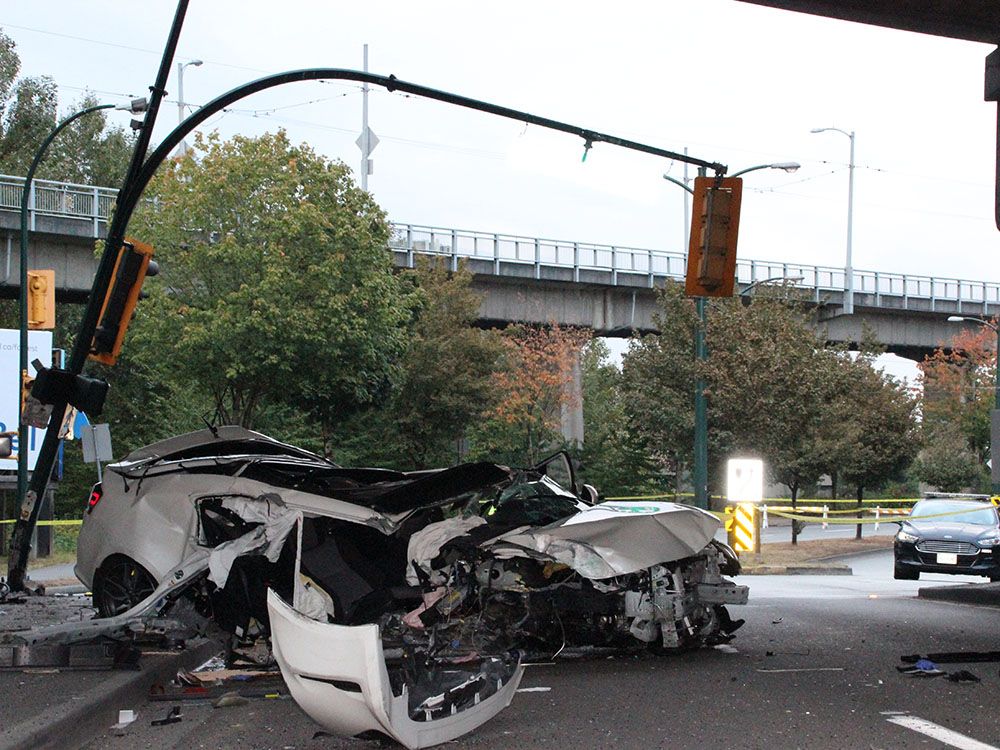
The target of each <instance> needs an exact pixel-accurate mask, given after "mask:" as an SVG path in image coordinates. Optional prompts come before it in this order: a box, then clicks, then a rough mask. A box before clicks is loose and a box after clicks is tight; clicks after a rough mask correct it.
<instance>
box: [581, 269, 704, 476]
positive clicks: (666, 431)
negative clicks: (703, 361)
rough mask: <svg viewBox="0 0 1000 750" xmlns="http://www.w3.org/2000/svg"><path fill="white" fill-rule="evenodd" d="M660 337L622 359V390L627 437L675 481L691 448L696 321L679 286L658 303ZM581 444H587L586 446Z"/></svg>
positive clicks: (644, 340)
mask: <svg viewBox="0 0 1000 750" xmlns="http://www.w3.org/2000/svg"><path fill="white" fill-rule="evenodd" d="M653 323H654V325H655V326H656V328H657V330H658V331H659V333H658V334H655V335H653V334H650V335H646V336H642V337H641V338H636V339H634V340H633V341H632V344H631V346H630V348H629V350H628V351H627V352H626V353H625V355H624V357H623V358H622V389H623V392H624V394H625V406H624V409H625V414H626V418H627V420H628V429H629V432H630V434H632V435H634V436H635V438H636V440H638V441H639V444H640V445H641V446H642V449H643V451H644V452H645V453H646V455H647V456H649V457H650V459H651V460H652V461H653V463H654V465H656V466H657V467H658V468H659V469H660V470H661V471H662V472H664V473H673V474H674V475H675V478H676V479H678V480H679V478H680V475H681V473H682V470H683V467H685V466H687V465H690V462H691V457H692V455H693V445H694V383H695V361H694V332H695V330H696V328H697V327H698V325H699V323H698V316H697V314H696V312H695V308H694V303H693V302H692V301H691V300H689V299H687V298H686V297H685V296H684V289H683V287H682V286H681V285H680V284H675V283H672V282H668V283H667V284H666V285H665V286H664V288H663V290H662V291H661V292H660V293H659V297H658V298H657V310H656V312H655V313H654V315H653ZM585 444H586V442H585Z"/></svg>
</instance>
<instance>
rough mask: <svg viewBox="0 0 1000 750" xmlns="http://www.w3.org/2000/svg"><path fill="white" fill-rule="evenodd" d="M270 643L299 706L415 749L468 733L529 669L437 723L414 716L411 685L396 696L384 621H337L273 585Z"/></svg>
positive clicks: (337, 729)
mask: <svg viewBox="0 0 1000 750" xmlns="http://www.w3.org/2000/svg"><path fill="white" fill-rule="evenodd" d="M267 609H268V612H269V614H270V617H271V645H272V649H273V651H274V658H275V660H276V661H277V662H278V666H279V667H280V668H281V675H282V677H284V679H285V684H286V685H288V689H289V691H290V692H291V694H292V698H294V699H295V702H296V703H298V705H299V707H300V708H301V709H302V710H303V711H305V712H306V713H307V714H308V715H309V716H310V717H311V718H312V719H313V720H314V721H316V722H317V723H319V724H320V725H321V726H323V727H324V728H326V729H327V730H329V731H330V732H333V733H335V734H337V735H339V736H342V737H353V736H356V735H358V734H361V733H362V732H368V731H376V732H381V733H383V734H386V735H388V736H390V737H392V738H393V739H394V740H396V741H397V742H399V743H400V744H401V745H403V746H405V747H407V748H410V749H411V750H415V749H416V748H424V747H431V746H433V745H438V744H440V743H442V742H449V741H450V740H453V739H456V738H458V737H461V736H462V735H463V734H466V733H468V732H471V731H472V730H474V729H476V728H477V727H479V726H481V725H482V724H484V723H485V722H487V721H489V720H490V719H492V718H493V717H494V716H496V715H497V714H498V713H499V712H500V711H502V710H503V709H504V708H506V707H507V706H509V705H510V702H511V700H512V699H513V698H514V693H515V692H516V691H517V686H518V685H519V684H520V682H521V677H522V675H523V673H524V667H523V666H521V665H518V666H517V668H516V669H515V671H514V673H513V674H512V675H511V677H510V679H509V680H508V681H507V683H506V684H505V685H503V687H502V688H501V689H500V690H498V691H497V692H496V693H494V694H493V695H490V696H489V697H488V698H485V699H484V700H482V701H480V702H479V703H477V704H475V705H473V706H469V707H468V708H466V709H464V710H462V711H458V712H457V713H455V714H452V715H450V716H446V717H443V718H440V719H434V720H431V721H414V720H413V719H411V718H410V715H409V710H408V696H407V693H406V691H405V690H404V692H403V693H402V694H401V695H398V696H396V695H393V692H392V686H391V685H390V683H389V673H388V670H387V669H386V665H385V658H384V655H383V653H382V641H381V638H380V637H379V629H378V626H377V625H357V626H344V625H330V624H324V623H319V622H316V621H315V620H311V619H309V618H308V617H305V616H303V615H302V614H300V613H298V612H296V611H295V610H294V609H292V608H291V607H290V606H288V604H286V603H285V602H284V601H283V600H282V599H281V597H279V596H278V595H277V594H275V593H274V591H271V590H268V592H267Z"/></svg>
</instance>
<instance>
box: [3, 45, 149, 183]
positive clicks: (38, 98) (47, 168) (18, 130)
mask: <svg viewBox="0 0 1000 750" xmlns="http://www.w3.org/2000/svg"><path fill="white" fill-rule="evenodd" d="M20 68H21V60H20V57H19V56H18V54H17V48H16V45H15V44H14V41H13V40H12V39H11V38H10V37H8V36H6V35H5V34H4V33H3V32H2V31H0V172H2V173H3V174H10V175H15V176H16V175H24V174H26V173H27V171H28V168H29V167H30V165H31V162H32V160H33V159H34V157H35V152H36V151H37V149H38V147H39V146H40V145H41V144H42V142H43V141H44V140H45V138H46V137H47V136H48V135H49V133H50V132H51V131H52V129H53V128H54V127H55V125H56V122H57V120H58V119H59V118H58V116H57V99H58V91H57V87H56V84H55V82H54V81H53V80H52V79H51V78H49V77H48V76H36V77H30V78H20V79H18V77H17V76H18V73H19V72H20ZM97 103H98V101H97V99H96V97H94V96H93V95H92V94H86V95H84V96H83V98H81V99H80V100H79V101H77V102H74V103H72V104H71V105H70V107H69V109H68V110H67V112H68V113H71V112H77V111H79V110H81V109H85V108H87V107H91V106H94V105H96V104H97ZM134 144H135V136H134V135H133V134H132V133H130V132H129V131H127V130H125V129H124V128H122V127H120V126H109V125H108V121H107V115H106V114H105V113H104V112H103V111H102V112H93V113H91V114H89V115H87V116H86V117H82V118H80V119H79V120H77V121H75V122H74V123H72V124H71V125H69V126H68V127H67V128H66V129H65V130H64V131H63V132H62V133H60V134H59V137H58V138H56V140H55V141H53V142H52V144H51V145H50V146H49V150H48V152H47V154H46V157H45V159H44V161H42V163H41V165H40V166H39V168H38V171H37V173H36V174H37V176H38V177H39V178H42V179H49V180H62V181H66V182H75V183H80V184H85V185H107V186H112V187H115V186H118V185H120V184H121V182H122V180H123V179H124V177H125V171H126V169H127V168H128V163H129V158H130V156H131V154H132V148H133V146H134Z"/></svg>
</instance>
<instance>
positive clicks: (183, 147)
mask: <svg viewBox="0 0 1000 750" xmlns="http://www.w3.org/2000/svg"><path fill="white" fill-rule="evenodd" d="M202 64H203V61H202V60H191V61H190V62H186V63H177V123H178V124H180V123H182V122H184V109H185V107H186V105H185V104H184V68H186V67H187V66H188V65H194V66H195V67H198V66H199V65H202ZM186 152H187V143H185V142H184V141H181V142H180V144H179V145H178V146H177V156H184V154H185V153H186Z"/></svg>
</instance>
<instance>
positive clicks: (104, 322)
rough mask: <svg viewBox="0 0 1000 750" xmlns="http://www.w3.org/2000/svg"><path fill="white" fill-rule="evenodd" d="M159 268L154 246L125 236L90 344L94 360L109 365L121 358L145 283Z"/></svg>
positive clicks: (91, 355)
mask: <svg viewBox="0 0 1000 750" xmlns="http://www.w3.org/2000/svg"><path fill="white" fill-rule="evenodd" d="M158 270H159V269H158V268H157V265H156V263H155V262H154V261H153V248H152V246H151V245H147V244H145V243H142V242H139V241H137V240H133V239H129V238H126V239H125V243H124V244H123V245H122V248H121V250H119V251H118V260H117V261H116V262H115V269H114V272H113V274H112V277H111V284H110V285H109V286H108V293H107V295H105V297H104V304H103V306H102V307H101V314H100V317H99V318H98V324H97V329H96V330H95V331H94V339H93V341H92V342H91V344H90V358H91V359H93V360H96V361H98V362H102V363H104V364H106V365H113V364H114V363H115V362H117V361H118V355H119V354H120V353H121V349H122V341H124V340H125V332H126V331H127V330H128V325H129V323H130V322H131V321H132V313H133V312H134V311H135V306H136V303H137V302H138V301H139V293H140V292H141V291H142V282H143V280H145V278H146V276H155V275H156V274H157V272H158Z"/></svg>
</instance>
